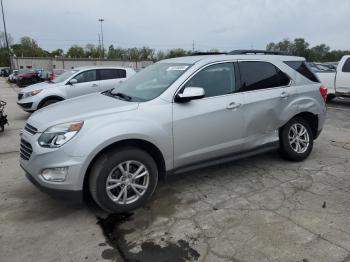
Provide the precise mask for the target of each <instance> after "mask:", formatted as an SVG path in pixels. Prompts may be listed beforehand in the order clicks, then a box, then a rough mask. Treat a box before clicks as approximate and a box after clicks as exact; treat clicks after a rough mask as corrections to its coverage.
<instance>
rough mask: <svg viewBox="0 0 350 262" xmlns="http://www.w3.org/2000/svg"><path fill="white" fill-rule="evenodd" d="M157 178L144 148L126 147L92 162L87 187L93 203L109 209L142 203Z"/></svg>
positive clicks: (126, 208) (123, 209) (118, 210)
mask: <svg viewBox="0 0 350 262" xmlns="http://www.w3.org/2000/svg"><path fill="white" fill-rule="evenodd" d="M157 182H158V169H157V165H156V163H155V161H154V159H153V158H152V157H151V156H150V155H149V154H148V153H146V152H145V151H143V150H141V149H138V148H132V147H126V148H121V149H118V150H113V151H109V152H107V153H105V154H103V155H102V156H101V157H100V158H99V159H98V160H97V161H96V162H95V164H94V166H93V167H92V169H91V173H90V177H89V188H90V192H91V195H92V197H93V198H94V200H95V201H96V203H97V204H98V205H99V206H100V207H101V208H102V209H104V210H106V211H107V212H110V213H122V212H127V211H130V210H133V209H135V208H138V207H140V206H142V205H143V204H144V203H145V202H146V201H147V200H148V199H149V198H150V197H151V195H152V194H153V192H154V190H155V188H156V186H157Z"/></svg>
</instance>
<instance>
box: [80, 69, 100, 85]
mask: <svg viewBox="0 0 350 262" xmlns="http://www.w3.org/2000/svg"><path fill="white" fill-rule="evenodd" d="M74 79H76V80H77V81H78V83H86V82H92V81H96V79H97V78H96V70H89V71H84V72H82V73H80V74H79V75H77V76H75V77H74Z"/></svg>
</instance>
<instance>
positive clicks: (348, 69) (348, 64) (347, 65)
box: [342, 58, 350, 73]
mask: <svg viewBox="0 0 350 262" xmlns="http://www.w3.org/2000/svg"><path fill="white" fill-rule="evenodd" d="M342 71H343V72H346V73H350V58H348V60H346V61H345V64H344V66H343V69H342Z"/></svg>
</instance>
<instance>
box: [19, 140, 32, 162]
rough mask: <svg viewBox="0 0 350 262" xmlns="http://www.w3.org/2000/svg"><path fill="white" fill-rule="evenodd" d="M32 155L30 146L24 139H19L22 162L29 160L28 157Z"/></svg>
mask: <svg viewBox="0 0 350 262" xmlns="http://www.w3.org/2000/svg"><path fill="white" fill-rule="evenodd" d="M32 153H33V148H32V146H31V144H29V143H28V142H27V141H25V140H24V139H21V148H20V156H21V158H22V159H24V160H29V158H30V156H31V155H32Z"/></svg>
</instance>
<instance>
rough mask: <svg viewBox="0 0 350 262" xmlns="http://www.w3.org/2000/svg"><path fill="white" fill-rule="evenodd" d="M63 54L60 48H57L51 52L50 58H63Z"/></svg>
mask: <svg viewBox="0 0 350 262" xmlns="http://www.w3.org/2000/svg"><path fill="white" fill-rule="evenodd" d="M63 55H64V52H63V50H62V49H61V48H58V49H56V50H54V51H52V52H51V56H53V57H55V56H63Z"/></svg>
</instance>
